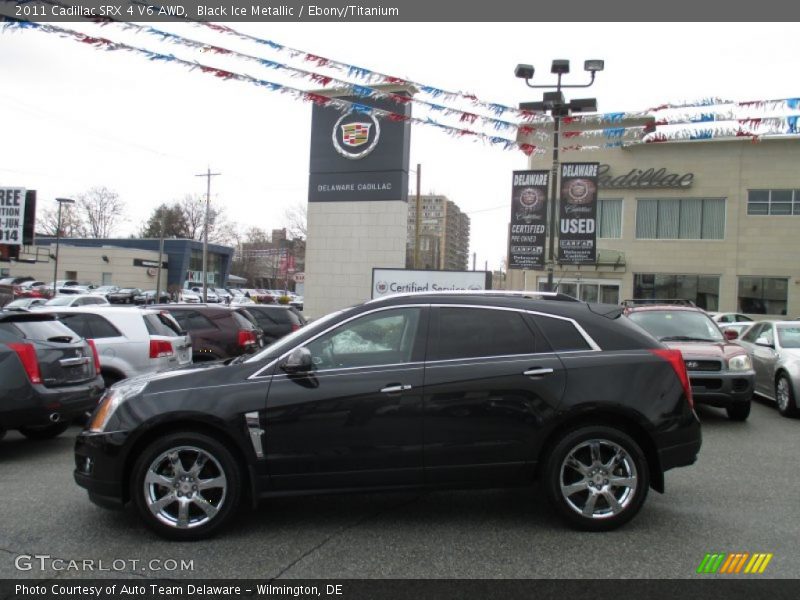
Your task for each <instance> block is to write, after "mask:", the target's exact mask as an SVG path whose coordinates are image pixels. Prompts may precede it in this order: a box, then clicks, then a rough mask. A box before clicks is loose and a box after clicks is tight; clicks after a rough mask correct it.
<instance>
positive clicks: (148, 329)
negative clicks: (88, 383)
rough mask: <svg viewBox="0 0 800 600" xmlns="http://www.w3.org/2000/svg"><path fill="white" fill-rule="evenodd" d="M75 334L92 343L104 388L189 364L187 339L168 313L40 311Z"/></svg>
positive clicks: (111, 309)
mask: <svg viewBox="0 0 800 600" xmlns="http://www.w3.org/2000/svg"><path fill="white" fill-rule="evenodd" d="M39 312H49V313H52V314H55V315H56V316H57V317H58V319H59V320H60V321H61V322H62V323H64V324H65V325H66V326H67V327H69V328H70V329H72V330H73V331H74V332H75V333H77V334H78V335H80V336H81V337H83V338H86V339H87V340H94V342H95V345H96V346H97V352H98V354H99V355H100V365H101V374H102V375H103V380H104V381H105V383H106V386H111V385H113V384H114V383H116V382H117V381H120V380H122V379H126V378H128V377H133V376H134V375H142V374H145V373H157V372H160V371H168V370H170V369H173V368H176V367H181V366H184V365H187V364H190V363H191V362H192V342H191V338H190V337H189V335H188V334H187V333H186V332H185V331H183V330H181V328H180V325H178V323H177V322H176V321H175V319H173V318H172V317H171V316H170V315H169V314H168V313H166V312H164V311H159V310H146V309H145V310H136V309H133V308H132V307H130V308H128V307H116V306H83V307H80V308H57V307H44V308H42V309H40V311H39Z"/></svg>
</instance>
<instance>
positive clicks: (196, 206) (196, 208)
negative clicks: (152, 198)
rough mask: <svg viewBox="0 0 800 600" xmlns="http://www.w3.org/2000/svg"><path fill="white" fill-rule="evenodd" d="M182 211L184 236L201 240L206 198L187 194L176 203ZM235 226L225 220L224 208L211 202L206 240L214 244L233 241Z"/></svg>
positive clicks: (235, 235) (235, 234)
mask: <svg viewBox="0 0 800 600" xmlns="http://www.w3.org/2000/svg"><path fill="white" fill-rule="evenodd" d="M176 204H177V205H178V206H179V207H180V210H181V212H182V213H183V218H184V221H185V222H186V237H188V238H189V239H190V240H198V241H203V232H204V230H205V224H206V223H205V219H206V200H205V198H203V197H202V196H196V195H195V196H192V195H189V194H187V195H186V196H184V197H183V200H181V201H180V202H177V203H176ZM235 229H236V226H235V225H234V224H232V223H231V222H230V221H228V220H227V218H226V216H225V209H224V208H221V207H220V208H217V207H215V206H214V205H213V204H212V205H211V206H209V209H208V241H209V242H211V243H215V244H228V243H231V242H235V240H236V239H237V237H238V234H237V232H236V231H235Z"/></svg>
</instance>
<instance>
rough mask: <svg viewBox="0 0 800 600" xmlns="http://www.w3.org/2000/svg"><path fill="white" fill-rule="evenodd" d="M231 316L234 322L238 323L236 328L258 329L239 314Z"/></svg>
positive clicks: (234, 313)
mask: <svg viewBox="0 0 800 600" xmlns="http://www.w3.org/2000/svg"><path fill="white" fill-rule="evenodd" d="M231 315H232V316H233V320H234V321H236V326H237V327H239V328H240V329H255V328H257V327H258V325H256V324H255V323H254V322H253V321H251V320H250V319H248V318H247V317H245V316H244V315H241V314H239V313H238V312H232V313H231Z"/></svg>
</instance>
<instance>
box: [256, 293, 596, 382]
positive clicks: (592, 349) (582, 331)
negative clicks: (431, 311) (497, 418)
mask: <svg viewBox="0 0 800 600" xmlns="http://www.w3.org/2000/svg"><path fill="white" fill-rule="evenodd" d="M550 293H552V292H550ZM414 294H416V292H414ZM420 295H423V294H420ZM366 304H368V303H366ZM426 307H427V308H477V309H483V310H505V311H510V312H516V313H520V314H522V313H526V314H529V315H536V316H540V317H546V318H549V319H559V320H561V321H567V322H569V323H571V324H572V325H573V327H575V329H577V330H578V333H579V334H580V335H581V337H582V338H583V340H584V341H585V342H586V343H587V344H588V345H589V348H588V349H583V350H563V351H561V352H529V353H526V354H506V355H495V356H480V357H464V358H453V359H444V360H441V361H439V360H437V361H425V363H423V364H436V363H438V362H447V361H463V360H485V359H490V358H491V359H494V358H503V357H514V356H543V355H548V354H567V353H576V352H601V351H602V348H600V346H599V345H598V344H597V343H596V342H595V341H594V339H592V337H591V336H590V335H589V334H588V333H587V332H586V330H585V329H584V328H583V327H581V325H580V324H579V323H578V322H577V321H576V320H575V319H573V318H571V317H562V316H560V315H552V314H550V313H544V312H541V311H536V310H528V309H524V308H516V307H510V306H494V305H476V304H451V303H441V304H438V303H437V304H433V303H430V304H429V303H426V304H396V305H391V306H381V307H378V308H374V309H372V310H368V311H365V312H362V313H358V314H357V315H353V316H351V317H348V318H347V319H345V320H344V321H339V322H338V323H335V324H333V325H331V326H330V327H328V328H327V329H324V330H323V331H321V332H319V333H318V334H317V335H315V336H314V337H311V338H309V339H307V340H305V341H304V342H303V343H302V344H298V345H297V346H294V347H292V348H290V349H289V350H287V351H286V352H284V353H283V354H281V355H280V356H278V357H277V358H274V359H272V360H271V361H270V362H269V363H267V364H266V365H265V366H264V367H262V368H260V369H259V370H258V371H256V372H255V373H253V374H252V375H250V376H249V377H248V378H247V379H262V378H264V377H266V376H263V375H261V373H263V372H264V371H266V370H268V369H269V368H270V367H272V366H273V365H274V364H276V363H277V362H279V361H280V360H282V359H284V358H286V357H287V356H288V355H289V354H291V353H292V352H293V351H294V350H295V349H297V348H300V347H302V346H306V345H308V344H310V343H311V342H313V341H314V340H316V339H317V338H319V337H322V336H323V335H325V334H326V333H328V332H329V331H333V330H334V329H336V328H338V327H340V326H342V325H345V324H346V323H349V322H350V321H353V320H355V319H358V318H361V317H364V316H366V315H371V314H375V313H378V312H383V311H386V310H396V309H402V308H426ZM414 364H420V362H419V361H416V362H413V363H392V364H389V365H372V367H390V366H396V365H414ZM366 368H371V367H370V366H366V365H365V366H363V367H342V368H339V369H327V370H325V371H319V372H318V373H330V372H331V371H346V370H353V369H366Z"/></svg>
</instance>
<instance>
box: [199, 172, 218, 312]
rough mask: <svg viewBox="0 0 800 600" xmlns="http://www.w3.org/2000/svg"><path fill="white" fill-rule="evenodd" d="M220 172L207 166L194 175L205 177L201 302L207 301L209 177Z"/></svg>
mask: <svg viewBox="0 0 800 600" xmlns="http://www.w3.org/2000/svg"><path fill="white" fill-rule="evenodd" d="M217 175H222V173H212V172H211V167H210V166H209V167H208V169H207V170H206V172H205V173H200V174H199V175H195V177H205V178H206V219H205V224H204V225H203V302H208V213H209V211H210V210H211V178H212V177H216V176H217Z"/></svg>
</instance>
